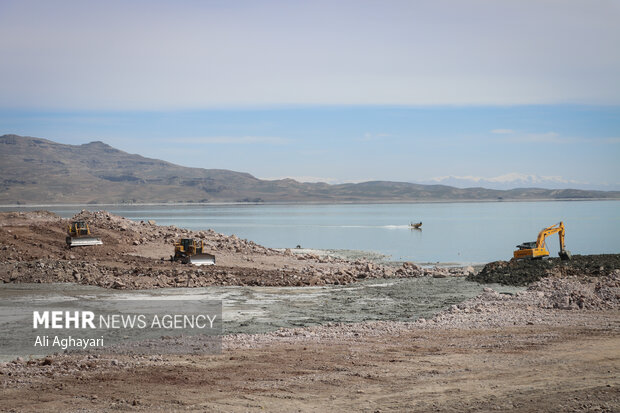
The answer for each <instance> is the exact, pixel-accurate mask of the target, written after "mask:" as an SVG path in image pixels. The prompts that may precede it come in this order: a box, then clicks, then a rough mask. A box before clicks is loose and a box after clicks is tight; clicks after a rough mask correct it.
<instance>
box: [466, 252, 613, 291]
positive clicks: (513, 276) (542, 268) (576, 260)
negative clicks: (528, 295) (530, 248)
mask: <svg viewBox="0 0 620 413" xmlns="http://www.w3.org/2000/svg"><path fill="white" fill-rule="evenodd" d="M618 269H620V254H600V255H573V259H572V260H571V261H562V260H560V259H559V258H549V259H543V260H515V261H495V262H491V263H489V264H487V265H485V266H484V268H483V269H482V271H480V272H479V273H478V274H473V275H470V276H469V277H467V279H468V280H469V281H477V282H479V283H499V284H504V285H516V286H526V285H529V284H531V283H534V282H536V281H539V280H541V279H543V278H546V277H548V276H550V275H558V276H565V277H566V276H584V277H598V276H601V275H603V276H605V275H610V274H612V273H613V272H614V271H615V270H618Z"/></svg>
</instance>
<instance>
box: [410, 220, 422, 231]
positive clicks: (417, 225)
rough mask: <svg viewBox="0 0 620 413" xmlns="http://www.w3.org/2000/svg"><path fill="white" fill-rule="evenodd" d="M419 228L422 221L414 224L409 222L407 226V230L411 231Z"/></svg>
mask: <svg viewBox="0 0 620 413" xmlns="http://www.w3.org/2000/svg"><path fill="white" fill-rule="evenodd" d="M421 227H422V221H420V222H416V223H413V222H411V223H410V224H409V228H411V229H420V228H421Z"/></svg>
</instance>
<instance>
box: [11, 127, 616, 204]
mask: <svg viewBox="0 0 620 413" xmlns="http://www.w3.org/2000/svg"><path fill="white" fill-rule="evenodd" d="M293 172H294V171H291V173H293ZM0 173H1V176H2V177H1V178H0V188H1V190H0V204H58V203H85V204H86V203H88V204H102V203H147V202H163V203H168V202H411V201H458V200H462V201H466V200H498V199H504V200H528V199H588V198H610V199H620V192H602V191H581V190H571V189H566V190H547V189H532V188H528V189H514V190H510V191H499V190H490V189H484V188H467V189H459V188H453V187H449V186H444V185H419V184H411V183H406V182H385V181H375V182H363V183H359V184H341V185H328V184H326V183H301V182H297V181H294V180H292V179H283V180H274V181H267V180H261V179H258V178H256V177H254V176H252V175H250V174H247V173H241V172H234V171H229V170H223V169H202V168H187V167H183V166H179V165H175V164H172V163H169V162H165V161H162V160H158V159H150V158H145V157H143V156H140V155H134V154H128V153H126V152H123V151H120V150H118V149H115V148H113V147H111V146H109V145H106V144H105V143H103V142H91V143H88V144H84V145H64V144H59V143H56V142H52V141H49V140H46V139H40V138H32V137H23V136H17V135H4V136H0Z"/></svg>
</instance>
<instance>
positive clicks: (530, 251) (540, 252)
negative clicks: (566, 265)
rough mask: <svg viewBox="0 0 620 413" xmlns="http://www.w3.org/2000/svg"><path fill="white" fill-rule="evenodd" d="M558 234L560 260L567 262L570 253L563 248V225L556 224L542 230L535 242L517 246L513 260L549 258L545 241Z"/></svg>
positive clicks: (560, 223)
mask: <svg viewBox="0 0 620 413" xmlns="http://www.w3.org/2000/svg"><path fill="white" fill-rule="evenodd" d="M556 233H557V234H559V237H560V253H559V254H558V255H559V256H560V259H561V260H562V261H567V260H570V259H571V258H572V255H571V253H570V251H568V250H567V249H565V248H564V233H565V231H564V223H563V222H561V221H560V222H558V223H557V224H555V225H551V226H550V227H547V228H543V229H542V230H541V231H540V232H539V233H538V238H537V239H536V241H532V242H524V243H523V244H520V245H517V248H518V250H516V251H515V252H514V254H513V255H514V259H540V258H543V257H548V256H549V250H547V246H546V245H545V239H546V238H547V237H548V236H549V235H553V234H556Z"/></svg>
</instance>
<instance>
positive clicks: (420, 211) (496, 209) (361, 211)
mask: <svg viewBox="0 0 620 413" xmlns="http://www.w3.org/2000/svg"><path fill="white" fill-rule="evenodd" d="M83 208H85V209H90V210H94V209H106V210H108V211H110V212H112V213H114V214H118V215H122V216H125V217H127V218H130V219H134V220H148V219H153V220H156V221H157V223H158V224H160V225H176V226H179V227H184V228H190V229H196V230H201V229H208V228H212V229H214V230H215V231H218V232H221V233H224V234H229V235H230V234H235V235H237V236H239V237H241V238H247V239H250V240H253V241H255V242H258V243H260V244H263V245H266V246H269V247H274V248H285V247H288V248H294V247H295V246H296V245H301V246H302V247H304V248H317V249H345V250H363V251H373V252H378V253H381V254H385V255H387V256H388V259H391V260H396V261H400V260H411V261H416V262H421V263H434V262H442V263H445V262H455V263H484V262H488V261H494V260H498V259H508V258H510V257H511V256H512V251H513V250H514V247H515V246H516V245H517V244H519V243H521V242H523V241H533V240H535V239H536V235H537V234H538V232H539V231H540V229H542V228H543V227H545V226H549V225H552V224H555V223H557V222H558V221H564V224H565V226H566V245H567V248H568V249H569V250H570V251H572V252H573V253H574V254H600V253H618V252H620V202H618V201H566V202H555V201H551V202H480V203H427V204H423V203H416V204H361V205H348V204H344V205H343V204H338V205H273V204H271V205H270V204H264V205H191V206H190V205H179V206H169V205H166V206H149V205H135V206H118V205H115V206H49V207H45V209H49V210H51V211H54V212H56V213H58V214H60V215H61V216H63V217H70V216H72V215H74V214H75V213H76V212H79V211H80V210H81V209H83ZM16 209H18V208H2V210H16ZM19 209H21V210H26V209H41V207H38V208H19ZM412 221H414V222H418V221H422V222H423V226H422V230H421V231H416V230H411V229H409V228H408V224H409V223H410V222H412ZM547 243H548V247H549V249H550V250H551V252H552V255H554V256H557V251H558V249H559V243H558V238H557V235H556V236H555V237H552V238H550V239H548V242H547Z"/></svg>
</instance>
